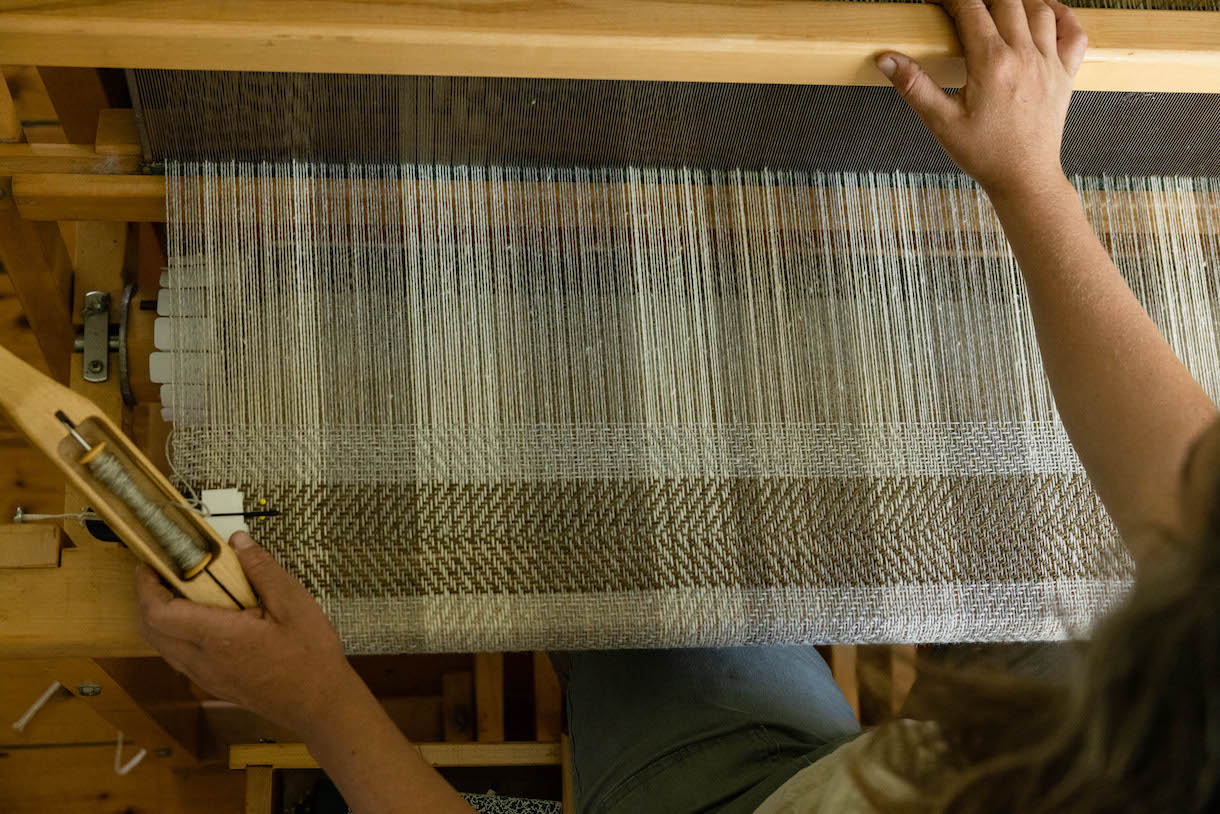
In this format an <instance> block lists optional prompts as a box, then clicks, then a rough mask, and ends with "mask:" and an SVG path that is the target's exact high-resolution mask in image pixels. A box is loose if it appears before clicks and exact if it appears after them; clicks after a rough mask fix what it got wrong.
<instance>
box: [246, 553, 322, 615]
mask: <svg viewBox="0 0 1220 814" xmlns="http://www.w3.org/2000/svg"><path fill="white" fill-rule="evenodd" d="M229 544H230V545H232V546H233V550H234V551H235V552H237V560H238V562H240V563H241V570H243V571H245V572H246V579H248V580H250V585H252V586H253V587H254V590H255V591H257V592H258V595H259V598H260V599H262V601H263V606H264V607H265V608H266V609H267V610H268V611H270V612H271V615H272V616H273V617H275V618H277V619H282V618H284V616H285V615H287V614H291V613H292V612H293V608H294V607H296V606H298V604H299V603H300V601H301V599H302V597H304V598H310V597H309V592H308V591H306V590H305V586H304V585H302V584H301V583H300V582H299V581H298V580H297V578H296V577H294V576H293V575H292V574H290V573H288V572H287V571H285V570H284V566H282V565H280V564H279V563H278V562H276V560H275V557H272V556H271V554H270V553H268V551H267V549H265V548H263V547H262V546H261V545H259V544H258V543H256V542H254V538H253V537H251V536H250V535H249V534H247V533H246V532H244V531H238V532H234V533H233V536H232V537H230V538H229Z"/></svg>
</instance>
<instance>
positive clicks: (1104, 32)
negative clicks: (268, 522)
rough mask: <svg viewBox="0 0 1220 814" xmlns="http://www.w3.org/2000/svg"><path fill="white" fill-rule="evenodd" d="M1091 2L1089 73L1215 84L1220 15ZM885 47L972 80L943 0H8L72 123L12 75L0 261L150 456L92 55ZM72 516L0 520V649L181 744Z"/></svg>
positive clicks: (1088, 77) (493, 65)
mask: <svg viewBox="0 0 1220 814" xmlns="http://www.w3.org/2000/svg"><path fill="white" fill-rule="evenodd" d="M1078 13H1079V16H1080V18H1081V21H1082V23H1083V24H1084V27H1085V29H1086V31H1087V32H1088V34H1089V37H1090V50H1089V52H1088V54H1087V56H1086V60H1085V63H1084V65H1083V67H1082V69H1081V71H1080V75H1079V77H1078V80H1077V87H1078V88H1081V89H1090V90H1126V91H1198V92H1220V13H1212V12H1176V11H1163V12H1162V11H1156V12H1150V11H1119V10H1088V9H1086V10H1080V11H1079V12H1078ZM887 48H893V49H896V50H902V51H905V52H906V53H909V54H911V55H912V56H914V57H916V58H918V59H920V60H921V61H922V62H923V64H924V65H925V67H926V68H927V69H928V70H929V71H930V72H931V73H932V74H933V76H934V77H935V78H936V79H937V80H938V81H940V82H941V83H942V84H943V85H946V86H954V85H960V84H961V81H962V77H963V68H962V64H961V59H960V52H959V49H958V46H957V43H956V39H955V37H954V36H953V33H952V29H951V26H950V25H949V23H948V21H947V19H946V18H945V16H944V15H943V13H942V12H941V11H940V10H938V9H935V8H931V7H928V6H921V5H879V4H872V3H840V2H807V1H806V0H775V1H774V2H753V1H752V0H743V2H740V3H731V2H729V3H726V2H713V1H712V0H670V1H669V2H655V1H654V2H650V1H649V0H577V1H576V2H567V3H552V2H536V3H533V4H521V5H511V4H510V5H507V6H501V5H498V4H491V5H480V4H478V3H476V2H473V0H472V2H466V3H463V2H458V0H451V1H450V2H448V3H444V2H442V3H429V2H411V0H404V2H380V3H357V2H343V0H329V1H328V0H316V1H315V2H309V3H287V2H282V0H250V2H246V3H243V4H236V3H226V4H214V3H205V2H199V1H198V0H168V2H154V0H117V1H116V2H104V3H95V4H92V5H88V4H86V5H69V6H63V5H52V6H49V7H47V8H42V9H40V8H37V7H34V8H31V7H29V4H27V3H22V2H17V1H16V0H0V54H3V55H4V59H5V60H6V61H7V62H9V63H11V64H14V65H28V66H36V67H37V68H38V69H39V72H40V78H41V80H42V83H43V84H44V85H45V86H46V89H47V92H48V94H49V96H50V98H51V101H52V103H53V104H54V106H55V112H56V114H57V117H58V119H59V122H60V125H61V126H62V127H63V130H64V133H65V135H66V137H67V143H37V142H35V140H34V139H33V138H30V139H28V140H27V139H26V138H25V136H26V134H27V132H32V129H31V127H30V123H29V122H23V121H22V118H23V117H22V115H21V111H20V109H19V105H18V104H15V103H14V99H13V97H12V95H11V94H10V92H9V90H10V89H9V87H8V86H7V84H6V83H4V82H0V259H2V260H3V261H4V263H5V266H6V267H7V269H8V271H9V274H10V276H11V278H12V281H13V283H14V286H15V288H16V290H17V293H18V295H19V297H20V299H21V302H22V305H23V308H24V310H25V313H26V316H27V318H28V320H29V322H30V325H31V327H32V329H33V331H34V333H35V334H36V337H37V339H38V342H39V345H40V347H41V349H42V351H43V354H44V356H45V358H46V361H47V364H48V366H49V368H50V370H51V371H52V372H53V373H54V374H55V375H56V377H57V378H58V379H60V380H61V381H63V382H65V383H68V384H70V385H71V386H72V388H73V389H74V390H76V391H77V392H79V393H81V394H82V395H84V396H86V397H88V398H90V399H92V400H93V401H94V402H96V403H97V404H98V405H99V406H100V407H101V409H102V410H103V411H104V412H105V413H106V414H107V415H108V416H109V417H110V418H111V419H112V420H114V421H115V422H116V423H118V424H119V425H120V426H124V427H125V428H127V429H128V430H129V431H134V434H135V435H136V437H137V440H139V441H140V442H141V443H142V444H143V446H144V449H145V450H146V451H148V452H151V453H153V457H154V458H155V457H157V456H156V454H155V453H156V451H157V448H158V445H159V444H160V443H161V441H162V439H163V437H164V436H163V433H164V428H163V427H161V426H160V425H159V416H158V414H157V410H156V404H155V402H156V401H157V400H158V399H159V395H158V393H157V388H156V386H155V385H153V384H152V383H151V382H150V381H149V379H148V375H147V369H146V366H147V355H148V352H149V351H150V350H151V345H152V343H151V334H152V326H151V315H148V314H145V313H142V312H138V311H137V312H133V313H132V328H131V331H132V334H131V336H132V345H133V358H135V359H136V360H137V369H136V370H135V372H134V385H135V389H136V395H137V399H138V401H139V402H140V404H139V406H137V407H136V408H128V407H125V406H124V405H123V403H122V400H121V398H120V397H119V393H118V387H117V383H116V381H115V378H114V377H112V378H111V380H110V381H109V382H107V383H104V384H89V383H86V382H85V381H84V380H83V378H82V375H81V372H80V370H79V367H80V365H79V363H78V362H75V361H74V360H73V357H72V342H73V336H74V330H75V329H74V326H75V324H79V322H80V317H79V314H80V303H81V298H82V296H83V293H84V292H85V291H89V290H95V289H100V290H106V291H110V292H111V293H112V294H116V293H117V292H118V291H119V290H120V289H121V287H122V281H123V280H124V279H133V278H134V279H137V280H138V281H139V282H140V283H141V293H142V294H143V296H145V297H151V296H155V288H156V285H157V283H156V270H157V269H158V268H159V264H160V263H161V262H162V258H161V255H160V249H159V247H158V246H157V241H156V239H155V235H154V233H153V230H152V229H151V227H150V226H149V225H148V224H150V223H152V222H156V221H161V220H164V217H165V185H164V182H163V180H162V179H161V178H159V177H156V176H146V175H142V174H140V166H141V160H140V152H141V150H140V145H139V139H138V135H137V132H136V129H135V126H134V120H133V117H132V116H131V113H130V111H116V110H110V109H109V108H108V102H107V99H106V94H105V91H104V89H103V87H102V85H101V82H100V80H99V78H98V74H97V72H96V71H95V70H92V69H96V68H101V67H114V68H130V67H145V68H150V67H162V68H212V69H240V70H273V71H325V72H352V73H397V74H406V73H419V74H440V75H483V76H534V77H571V78H591V79H610V78H614V79H667V80H691V81H751V82H808V83H815V84H854V85H881V84H885V80H884V79H883V78H882V77H881V76H880V75H879V74H878V73H877V72H876V70H875V68H874V67H873V64H872V59H873V57H874V56H875V55H876V54H877V53H879V52H880V51H881V50H883V49H887ZM23 125H25V126H23ZM133 258H135V259H133ZM141 359H142V360H143V362H140V361H139V360H141ZM141 365H142V366H143V369H141ZM0 385H2V383H0ZM77 500H78V499H77V498H76V496H75V495H73V494H72V493H71V490H69V494H68V495H67V496H66V506H67V507H68V508H67V510H68V511H75V510H78V509H79V508H80V507H79V505H77ZM64 531H65V532H66V534H67V537H68V538H69V540H70V546H69V547H66V548H65V547H63V545H62V541H61V538H60V537H59V535H58V534H57V533H55V532H54V531H51V530H47V529H46V528H45V527H40V529H39V530H38V531H37V532H31V531H30V529H29V527H24V528H18V527H6V526H0V658H23V657H24V658H48V659H55V660H57V661H56V662H55V663H56V664H59V665H62V666H61V667H60V668H59V669H60V671H61V672H62V673H63V675H64V676H65V684H67V685H69V686H76V685H77V683H79V677H80V676H83V675H86V674H88V675H89V676H91V677H92V678H93V679H96V680H97V681H98V682H103V681H105V682H110V683H112V684H116V685H117V692H115V693H110V694H108V695H107V696H106V697H107V699H108V704H110V706H106V711H105V712H104V713H103V714H104V716H106V717H107V719H108V720H111V719H113V720H115V721H116V722H123V723H125V724H126V727H125V728H126V729H127V731H137V730H140V731H147V732H150V733H152V734H150V735H149V737H150V739H152V740H157V739H159V738H160V739H164V740H168V741H174V742H177V743H181V742H182V739H181V738H180V737H178V736H177V735H176V734H175V733H174V731H173V730H172V728H167V727H165V726H164V725H163V724H161V723H159V722H157V721H155V720H154V719H152V718H150V716H149V715H148V714H147V713H146V712H145V711H144V709H143V706H144V704H143V703H142V702H141V701H140V699H139V698H138V697H136V696H135V694H134V693H132V694H129V693H127V692H126V691H125V689H124V688H125V687H126V686H130V684H131V682H129V681H125V680H124V679H123V676H122V671H121V670H118V669H117V668H115V667H114V664H113V663H105V664H103V663H102V662H100V661H97V660H98V659H102V658H103V657H130V656H146V655H150V654H151V653H152V651H151V649H150V648H149V646H148V645H147V644H146V643H145V642H144V641H143V640H142V639H141V638H140V636H139V633H138V627H137V622H136V618H137V617H136V606H135V599H134V596H133V592H132V586H131V579H132V577H131V562H130V557H129V555H128V554H127V552H125V551H123V550H122V549H121V548H120V547H118V546H116V545H114V544H107V543H101V542H99V541H97V540H94V539H93V538H92V537H91V536H90V535H89V534H87V533H86V532H84V530H83V529H81V528H78V527H76V526H75V525H73V524H68V525H67V526H66V527H65V529H64ZM14 552H19V553H16V554H14ZM17 608H19V609H20V612H14V609H17ZM835 656H836V658H835V662H836V664H835V671H836V675H838V676H841V677H843V679H844V681H845V682H848V681H853V679H850V678H849V676H850V675H852V674H853V673H854V653H853V652H851V649H850V648H835ZM486 669H490V670H491V675H492V676H493V679H488V678H486V673H485V674H484V678H483V679H480V681H479V682H477V683H479V685H480V686H481V687H489V686H494V675H495V671H494V667H491V668H486ZM68 676H75V678H67V677H68ZM489 682H490V683H489ZM850 694H851V693H850V692H849V695H850ZM116 695H117V696H121V697H123V698H126V699H127V701H125V702H121V703H118V704H117V705H116V704H114V702H113V701H110V700H109V699H113V698H115V697H116ZM895 703H897V700H896V702H895ZM551 726H552V728H553V721H552V724H551ZM551 734H553V735H554V736H555V737H556V738H557V737H558V732H553V733H551ZM548 737H549V736H548ZM492 740H494V737H493V738H492ZM186 751H187V752H188V753H189V751H190V750H189V748H188V749H187V750H186ZM565 751H566V750H565ZM294 754H295V753H294ZM446 754H447V753H446ZM548 754H549V753H548ZM282 757H284V759H285V760H287V761H288V762H289V763H291V761H292V760H293V759H294V758H293V755H292V754H288V753H285V754H284V755H283V756H282ZM297 757H299V756H297ZM242 759H246V760H247V762H248V760H249V757H248V755H247V756H246V757H245V758H242V757H241V756H238V755H236V754H235V756H234V758H233V760H234V764H235V765H236V764H237V763H239V762H240V761H241V760H242ZM548 759H549V758H548ZM267 760H268V761H270V762H271V763H274V762H275V761H274V759H273V758H267ZM266 765H267V764H264V766H266ZM251 777H252V781H251V782H252V783H255V782H256V779H257V785H258V788H257V789H255V788H254V787H253V786H252V792H253V793H254V795H256V796H257V795H258V794H262V793H263V792H265V791H266V790H267V788H269V785H267V786H266V788H264V780H265V781H266V784H269V783H270V769H268V770H267V771H266V772H263V771H259V772H256V773H254V774H253V775H251Z"/></svg>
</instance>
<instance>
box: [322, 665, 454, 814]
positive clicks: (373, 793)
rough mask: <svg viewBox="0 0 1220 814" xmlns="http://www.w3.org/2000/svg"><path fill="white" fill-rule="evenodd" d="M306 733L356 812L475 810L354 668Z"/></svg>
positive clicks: (397, 813) (404, 813)
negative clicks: (409, 738)
mask: <svg viewBox="0 0 1220 814" xmlns="http://www.w3.org/2000/svg"><path fill="white" fill-rule="evenodd" d="M304 734H305V736H306V744H307V745H308V747H309V751H310V753H311V754H313V756H314V758H315V759H316V760H317V761H318V764H319V765H320V766H321V767H322V768H323V769H324V770H325V771H326V773H327V774H328V775H329V776H330V778H331V780H333V781H334V783H335V785H336V786H338V787H339V790H340V791H341V792H342V793H343V796H344V799H345V800H346V801H347V804H348V806H349V807H350V808H351V809H352V811H354V812H357V814H390V813H393V814H407V812H428V813H429V814H433V812H436V813H437V814H447V813H448V812H455V814H456V813H458V812H462V813H463V814H470V811H471V808H470V806H469V805H467V804H466V802H465V801H464V800H462V798H461V796H460V795H458V793H457V792H456V791H454V789H453V787H452V786H450V785H449V783H447V782H446V781H445V779H444V778H442V777H441V776H440V775H439V774H438V773H437V772H436V770H435V769H433V768H432V767H431V766H429V765H428V763H427V762H425V761H424V759H423V758H422V757H420V754H419V752H418V751H417V750H416V749H415V747H413V746H412V745H411V744H410V743H409V742H408V741H407V739H406V737H405V736H404V735H403V734H402V732H401V731H400V730H399V729H398V727H397V726H395V724H394V722H393V721H391V720H390V718H389V716H388V715H386V713H385V710H384V709H383V708H382V707H381V705H380V704H379V703H378V702H377V699H376V698H374V697H373V694H372V693H371V692H370V691H369V690H368V688H367V687H366V686H365V685H364V683H363V682H362V681H360V679H359V678H358V677H356V676H355V674H354V673H353V674H352V676H351V680H349V681H348V682H347V683H346V685H345V686H344V687H343V688H342V689H341V690H338V691H337V693H336V698H335V699H334V703H333V704H332V705H331V707H330V708H329V709H328V710H327V711H326V713H325V714H323V715H321V716H319V718H318V721H317V725H316V726H315V727H314V728H313V729H311V731H309V732H307V733H304Z"/></svg>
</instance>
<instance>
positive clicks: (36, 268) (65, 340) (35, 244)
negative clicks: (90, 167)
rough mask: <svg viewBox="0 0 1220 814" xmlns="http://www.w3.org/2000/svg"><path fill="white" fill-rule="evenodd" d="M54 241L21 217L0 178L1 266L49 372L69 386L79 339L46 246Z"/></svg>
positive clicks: (7, 186)
mask: <svg viewBox="0 0 1220 814" xmlns="http://www.w3.org/2000/svg"><path fill="white" fill-rule="evenodd" d="M67 177H71V176H67ZM54 237H55V236H54V235H53V234H51V233H49V232H48V231H47V230H42V231H40V230H39V229H38V228H37V226H36V224H34V223H31V222H30V221H28V220H26V219H25V218H22V217H21V215H20V214H19V213H18V212H17V208H16V206H15V205H14V202H13V196H12V194H11V188H10V186H9V184H8V181H7V180H6V179H3V178H0V262H3V263H4V267H5V269H6V270H7V271H8V275H9V278H10V280H11V281H12V283H13V288H14V289H15V290H16V292H17V297H18V299H20V300H21V307H22V310H23V311H24V313H25V316H26V319H27V320H29V323H30V327H31V328H32V329H33V331H34V335H35V337H36V338H37V339H38V346H39V347H40V348H41V349H42V355H43V358H44V359H45V360H46V363H47V367H48V368H49V369H50V370H51V372H52V375H54V376H55V378H57V379H58V380H59V381H66V380H67V377H68V359H69V357H70V356H71V354H72V343H73V341H74V339H75V336H74V335H73V330H72V318H71V317H70V316H69V313H68V298H67V294H66V292H65V291H64V290H63V289H62V288H60V281H59V280H60V277H61V276H62V274H61V271H60V269H59V268H57V264H56V262H55V257H54V256H48V254H47V251H46V247H45V246H44V243H43V240H44V238H47V239H51V238H54Z"/></svg>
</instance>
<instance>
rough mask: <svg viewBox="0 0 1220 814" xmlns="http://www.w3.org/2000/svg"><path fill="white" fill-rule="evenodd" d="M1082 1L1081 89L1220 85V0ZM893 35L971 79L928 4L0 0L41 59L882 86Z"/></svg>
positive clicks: (22, 47)
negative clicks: (1176, 5)
mask: <svg viewBox="0 0 1220 814" xmlns="http://www.w3.org/2000/svg"><path fill="white" fill-rule="evenodd" d="M1077 14H1078V15H1079V17H1080V20H1081V23H1082V24H1083V25H1084V28H1085V30H1086V31H1087V33H1088V35H1089V41H1090V47H1089V52H1088V55H1087V56H1086V57H1085V64H1084V66H1083V67H1082V68H1081V70H1080V75H1079V77H1078V78H1077V80H1076V87H1077V88H1079V89H1082V90H1126V91H1206V92H1218V91H1220V13H1215V12H1201V11H1200V12H1194V11H1139V10H1117V9H1080V10H1078V11H1077ZM889 48H893V49H896V50H901V51H904V52H906V53H908V54H910V55H911V56H913V57H915V58H916V59H919V60H920V61H921V62H922V63H923V64H924V66H925V67H926V68H927V69H928V71H929V72H930V73H931V74H932V76H933V77H934V78H935V79H936V80H937V81H939V82H940V83H941V84H942V85H944V86H946V87H949V86H959V85H961V83H962V81H963V77H964V74H963V66H962V61H961V56H960V50H959V48H958V45H957V40H956V38H955V37H954V35H953V31H952V28H951V27H950V24H949V20H948V18H947V17H946V16H945V14H944V13H943V12H942V11H941V10H940V9H937V8H933V7H931V6H926V5H919V4H885V3H845V2H816V1H811V0H769V1H768V2H761V1H760V2H736V3H724V2H713V1H712V0H702V2H700V1H699V0H694V1H692V2H656V1H655V0H652V1H650V0H570V2H565V3H554V2H526V3H513V4H504V3H471V2H458V0H448V1H446V0H439V2H438V1H437V0H401V1H400V2H385V1H384V0H383V2H356V1H355V0H329V1H327V0H319V2H311V3H290V2H285V1H284V0H248V2H244V3H214V2H207V0H116V1H115V2H107V3H90V4H65V3H54V4H45V5H42V6H39V5H36V4H30V3H27V2H23V0H0V53H2V54H4V59H5V61H6V62H9V63H23V64H31V65H40V66H47V65H58V66H87V67H115V68H195V69H199V68H214V69H223V70H258V71H321V72H328V73H381V74H434V75H447V76H520V77H566V78H575V79H658V80H685V81H696V82H780V83H792V82H797V83H810V84H824V85H881V84H885V82H886V80H885V79H884V78H883V77H882V76H881V74H880V73H879V72H878V71H877V70H876V68H875V67H874V66H873V58H874V57H875V56H876V54H878V53H879V52H880V51H881V50H883V49H889Z"/></svg>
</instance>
